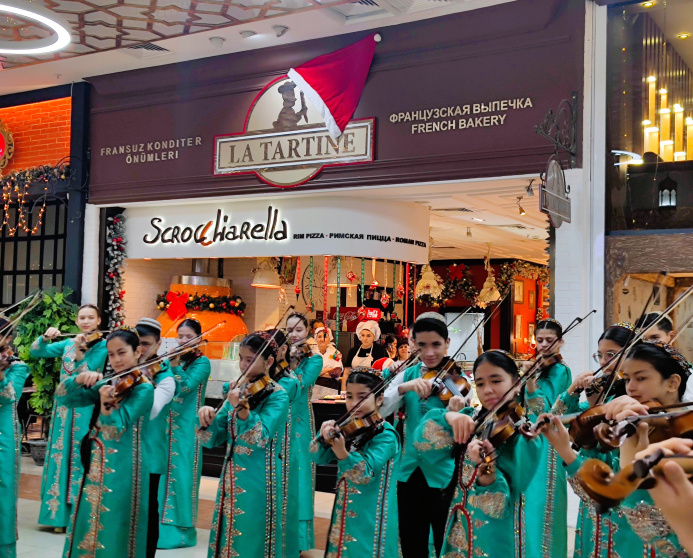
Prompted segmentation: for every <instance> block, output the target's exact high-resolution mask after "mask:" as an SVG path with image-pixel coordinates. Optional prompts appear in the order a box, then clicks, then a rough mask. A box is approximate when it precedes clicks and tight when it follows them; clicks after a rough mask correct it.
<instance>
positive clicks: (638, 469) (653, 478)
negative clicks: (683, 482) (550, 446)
mask: <svg viewBox="0 0 693 558" xmlns="http://www.w3.org/2000/svg"><path fill="white" fill-rule="evenodd" d="M669 461H675V462H676V463H678V464H679V465H680V466H681V468H682V469H683V470H684V471H685V472H686V473H687V474H688V478H689V480H690V479H692V478H693V457H691V456H690V455H672V456H665V454H664V452H663V451H662V450H661V449H660V450H657V451H656V452H654V453H653V454H652V455H648V456H647V457H645V458H643V459H638V460H636V461H634V462H633V463H630V464H628V465H627V466H625V467H624V468H623V469H621V470H620V471H619V472H618V473H614V472H613V471H612V470H611V468H610V467H609V466H608V465H607V464H606V463H604V462H603V461H600V460H599V459H588V460H587V461H585V462H584V463H583V464H582V466H581V467H580V469H579V470H578V472H577V473H576V475H575V478H576V480H577V481H578V483H580V486H582V488H583V489H584V491H585V492H586V493H587V494H588V495H589V497H590V498H592V500H594V502H595V503H596V507H597V511H598V512H599V513H604V512H606V511H607V510H609V509H611V508H613V507H616V506H618V505H619V504H620V503H621V502H622V501H623V500H624V499H625V498H626V497H628V495H630V494H631V493H633V492H634V491H635V490H638V489H645V490H648V489H650V488H653V487H654V486H655V485H656V483H657V477H658V476H660V475H661V471H662V467H663V466H664V465H665V464H666V463H668V462H669Z"/></svg>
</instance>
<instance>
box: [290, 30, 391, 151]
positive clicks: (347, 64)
mask: <svg viewBox="0 0 693 558" xmlns="http://www.w3.org/2000/svg"><path fill="white" fill-rule="evenodd" d="M379 41H380V35H378V34H377V33H376V34H373V35H370V36H368V37H366V38H365V39H361V40H360V41H358V42H356V43H354V44H353V45H349V46H347V47H344V48H342V49H339V50H337V51H335V52H330V53H328V54H324V55H322V56H318V57H317V58H315V59H313V60H311V61H310V62H306V63H305V64H302V65H301V66H297V67H296V68H291V69H290V70H289V72H288V76H289V78H290V79H291V80H292V81H293V82H294V83H295V84H296V85H297V86H298V87H299V88H300V89H301V91H303V92H304V93H305V94H306V97H308V99H309V100H310V102H311V103H313V105H314V106H315V108H316V109H318V112H319V113H320V115H321V116H322V117H323V118H324V120H325V125H326V126H327V130H328V132H329V133H330V135H331V136H332V137H333V138H338V137H339V136H341V135H342V132H343V131H344V129H345V128H346V126H347V124H348V123H349V120H350V119H351V117H352V116H353V115H354V111H355V110H356V107H357V106H358V104H359V100H360V99H361V94H362V93H363V87H364V85H365V84H366V78H367V77H368V71H369V70H370V67H371V62H372V61H373V55H374V54H375V45H376V43H377V42H379Z"/></svg>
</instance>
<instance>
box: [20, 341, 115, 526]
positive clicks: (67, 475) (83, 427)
mask: <svg viewBox="0 0 693 558" xmlns="http://www.w3.org/2000/svg"><path fill="white" fill-rule="evenodd" d="M31 356H32V357H33V358H57V357H62V365H61V368H60V381H63V380H65V379H66V378H68V377H70V376H73V375H77V374H79V373H80V372H85V371H92V372H102V371H103V368H104V365H105V364H106V356H107V353H106V341H105V340H101V341H99V342H98V343H96V345H94V346H93V347H91V348H90V349H89V350H88V351H87V352H86V353H85V355H84V358H83V359H82V360H75V356H76V355H75V342H74V339H73V338H68V339H63V340H62V341H57V342H54V343H46V342H45V341H44V340H43V337H39V338H38V339H37V340H36V341H34V343H33V344H32V345H31ZM85 405H91V404H90V403H85ZM91 412H92V408H91V406H86V407H84V406H83V407H76V408H68V407H66V406H65V405H62V404H61V403H60V402H59V401H56V402H55V404H54V405H53V412H52V414H51V429H50V434H49V436H48V450H47V454H46V463H45V465H44V467H43V478H42V480H41V508H40V511H39V518H38V522H39V524H40V525H48V526H51V527H61V528H65V527H67V524H68V522H69V520H70V514H71V508H72V506H73V505H74V503H75V502H76V501H77V493H78V492H79V486H80V483H81V482H82V476H83V473H84V470H83V468H82V462H81V461H80V457H79V447H80V444H81V443H82V438H84V436H85V435H86V434H87V431H88V430H89V419H90V418H91Z"/></svg>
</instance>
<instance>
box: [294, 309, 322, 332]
mask: <svg viewBox="0 0 693 558" xmlns="http://www.w3.org/2000/svg"><path fill="white" fill-rule="evenodd" d="M295 313H296V312H294V314H295ZM292 315H293V314H292ZM290 317H291V316H289V318H290ZM287 319H288V318H287ZM315 324H322V325H325V322H323V321H322V320H311V321H310V327H312V328H314V327H315Z"/></svg>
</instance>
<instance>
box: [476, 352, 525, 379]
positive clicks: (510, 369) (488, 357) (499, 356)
mask: <svg viewBox="0 0 693 558" xmlns="http://www.w3.org/2000/svg"><path fill="white" fill-rule="evenodd" d="M484 362H488V363H489V364H491V365H493V366H497V367H498V368H502V369H503V370H504V371H505V372H507V373H508V374H509V375H510V376H511V377H513V378H519V377H520V372H519V370H518V369H517V364H515V361H514V360H513V359H512V358H510V357H509V356H508V355H506V354H505V353H502V352H501V351H486V352H485V353H482V354H481V355H479V356H478V357H477V359H476V360H475V361H474V368H473V373H475V374H476V369H477V368H478V367H479V365H480V364H483V363H484Z"/></svg>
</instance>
